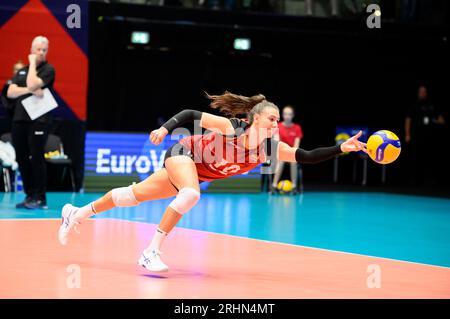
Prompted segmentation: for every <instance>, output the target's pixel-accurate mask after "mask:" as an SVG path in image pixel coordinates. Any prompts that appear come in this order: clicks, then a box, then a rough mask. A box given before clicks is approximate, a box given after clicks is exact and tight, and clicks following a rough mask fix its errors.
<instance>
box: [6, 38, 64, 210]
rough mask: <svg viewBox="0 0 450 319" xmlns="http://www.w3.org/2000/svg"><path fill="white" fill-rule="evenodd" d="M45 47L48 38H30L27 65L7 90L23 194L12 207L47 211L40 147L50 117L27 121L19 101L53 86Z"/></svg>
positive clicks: (41, 146) (52, 70) (43, 161)
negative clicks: (10, 103) (24, 196)
mask: <svg viewBox="0 0 450 319" xmlns="http://www.w3.org/2000/svg"><path fill="white" fill-rule="evenodd" d="M48 45H49V42H48V39H47V38H45V37H43V36H37V37H36V38H34V39H33V42H32V44H31V54H30V55H28V60H29V65H28V66H26V67H24V68H22V69H20V70H19V71H18V72H17V74H16V75H15V76H14V78H13V79H12V81H11V84H10V85H9V87H8V91H7V97H8V98H9V99H11V100H12V104H13V108H12V109H13V117H12V118H13V122H12V140H13V145H14V148H15V150H16V156H17V162H18V163H19V171H20V174H21V176H22V181H23V187H24V191H25V194H26V198H25V200H24V201H23V202H21V203H19V204H17V205H16V208H28V209H37V208H42V209H45V208H47V199H46V195H45V191H46V183H47V170H46V164H45V158H44V147H45V143H46V142H47V136H48V130H49V125H50V122H51V115H50V113H46V114H44V115H42V116H40V117H38V118H37V119H35V120H31V119H30V117H29V116H28V113H27V112H26V110H25V108H24V107H23V104H22V101H23V100H24V99H26V98H28V97H30V96H32V95H35V96H38V97H42V96H43V89H44V88H52V87H53V82H54V79H55V69H54V68H53V66H52V65H50V64H49V63H47V53H48Z"/></svg>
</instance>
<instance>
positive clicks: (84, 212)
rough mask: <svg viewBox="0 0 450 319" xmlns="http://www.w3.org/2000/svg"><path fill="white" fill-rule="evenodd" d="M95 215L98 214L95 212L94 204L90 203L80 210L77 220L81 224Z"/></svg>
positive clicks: (76, 216)
mask: <svg viewBox="0 0 450 319" xmlns="http://www.w3.org/2000/svg"><path fill="white" fill-rule="evenodd" d="M95 214H97V212H96V211H95V210H94V206H93V205H92V203H89V204H87V205H86V206H83V207H81V208H78V211H77V213H76V215H75V218H76V220H77V221H79V222H81V221H83V220H85V219H88V218H89V217H91V216H94V215H95Z"/></svg>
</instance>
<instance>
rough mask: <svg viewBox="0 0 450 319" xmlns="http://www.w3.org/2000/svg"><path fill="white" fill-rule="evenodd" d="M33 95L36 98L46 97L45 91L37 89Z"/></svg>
mask: <svg viewBox="0 0 450 319" xmlns="http://www.w3.org/2000/svg"><path fill="white" fill-rule="evenodd" d="M32 93H33V95H34V96H37V97H43V96H44V91H42V89H36V90H34V91H33V92H32Z"/></svg>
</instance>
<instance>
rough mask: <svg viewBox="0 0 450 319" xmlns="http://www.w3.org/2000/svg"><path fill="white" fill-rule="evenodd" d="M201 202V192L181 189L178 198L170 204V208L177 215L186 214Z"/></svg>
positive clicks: (192, 189)
mask: <svg viewBox="0 0 450 319" xmlns="http://www.w3.org/2000/svg"><path fill="white" fill-rule="evenodd" d="M199 200H200V192H199V191H197V190H196V189H194V188H192V187H184V188H182V189H180V191H179V192H178V195H177V197H175V199H174V200H173V201H172V202H171V203H170V204H169V207H170V208H172V209H173V210H175V211H176V212H177V213H179V214H181V215H183V214H186V213H187V212H188V211H189V210H190V209H191V208H192V207H194V206H195V204H197V202H198V201H199Z"/></svg>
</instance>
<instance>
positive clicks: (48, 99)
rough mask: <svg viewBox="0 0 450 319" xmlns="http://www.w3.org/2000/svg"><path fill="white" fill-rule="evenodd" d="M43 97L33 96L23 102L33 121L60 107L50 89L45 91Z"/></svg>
mask: <svg viewBox="0 0 450 319" xmlns="http://www.w3.org/2000/svg"><path fill="white" fill-rule="evenodd" d="M42 92H43V93H44V96H43V97H37V96H35V95H32V96H30V97H27V98H26V99H24V100H22V105H23V107H24V108H25V111H27V113H28V116H29V117H30V119H31V120H32V121H34V120H35V119H37V118H38V117H40V116H42V115H44V114H46V113H48V112H50V111H51V110H53V109H55V108H57V107H58V103H56V100H55V98H54V97H53V95H52V93H51V92H50V90H49V89H48V88H46V89H43V90H42Z"/></svg>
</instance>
